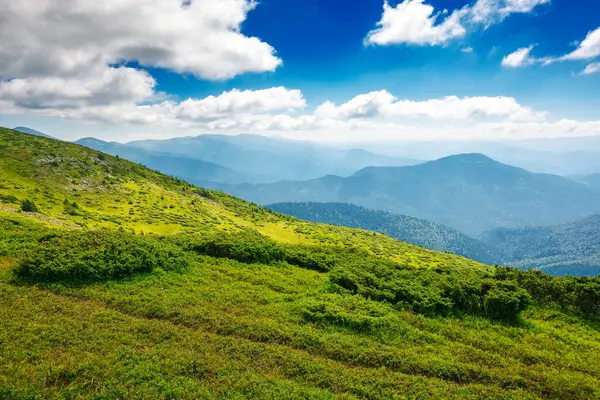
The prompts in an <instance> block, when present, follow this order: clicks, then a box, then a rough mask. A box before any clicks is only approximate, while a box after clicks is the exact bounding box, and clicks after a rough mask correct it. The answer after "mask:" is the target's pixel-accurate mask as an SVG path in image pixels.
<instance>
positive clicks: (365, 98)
mask: <svg viewBox="0 0 600 400" xmlns="http://www.w3.org/2000/svg"><path fill="white" fill-rule="evenodd" d="M315 114H316V115H317V116H321V117H327V118H331V119H340V120H348V119H354V118H374V117H384V118H394V117H409V118H429V119H434V120H463V121H464V120H469V119H473V118H507V119H509V120H514V121H540V120H544V118H545V113H543V112H536V111H534V110H532V109H531V108H529V107H525V106H522V105H521V104H519V103H518V102H517V101H516V100H515V99H514V98H512V97H500V96H499V97H462V98H459V97H457V96H447V97H443V98H439V99H429V100H425V101H412V100H398V99H396V98H395V97H394V96H392V95H391V94H390V93H389V92H387V91H385V90H382V91H379V92H371V93H368V94H363V95H359V96H356V97H355V98H353V99H352V100H350V101H348V102H347V103H344V104H342V105H340V106H336V105H335V104H334V103H332V102H326V103H324V104H323V105H321V106H320V107H318V108H317V110H316V111H315Z"/></svg>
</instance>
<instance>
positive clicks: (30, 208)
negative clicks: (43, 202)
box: [21, 199, 39, 212]
mask: <svg viewBox="0 0 600 400" xmlns="http://www.w3.org/2000/svg"><path fill="white" fill-rule="evenodd" d="M21 210H23V211H25V212H38V211H39V210H38V208H37V206H36V205H35V203H34V202H33V200H30V199H25V200H23V201H22V202H21Z"/></svg>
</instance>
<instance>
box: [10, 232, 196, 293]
mask: <svg viewBox="0 0 600 400" xmlns="http://www.w3.org/2000/svg"><path fill="white" fill-rule="evenodd" d="M187 265H188V258H187V257H186V255H185V254H184V253H183V252H182V251H181V249H180V248H178V247H176V246H173V245H171V244H168V243H164V242H162V241H160V240H157V239H150V238H145V237H141V236H135V235H133V234H131V233H127V232H115V231H108V230H98V231H78V232H68V233H54V234H51V235H48V236H46V237H43V238H41V239H40V240H39V241H38V244H37V246H36V247H35V248H34V249H33V251H32V252H31V254H30V255H29V256H27V257H25V258H24V259H23V261H21V262H20V263H19V264H18V265H17V267H16V274H17V275H18V276H19V277H22V278H29V279H33V280H37V281H56V280H71V279H75V280H103V279H113V278H121V277H124V276H127V275H131V274H134V273H139V272H151V271H152V270H153V269H155V268H162V269H163V270H165V271H168V270H181V269H183V268H186V267H187Z"/></svg>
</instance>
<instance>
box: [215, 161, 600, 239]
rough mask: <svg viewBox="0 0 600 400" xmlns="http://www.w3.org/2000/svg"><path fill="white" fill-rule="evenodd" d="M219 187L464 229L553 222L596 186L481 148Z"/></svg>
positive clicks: (571, 215)
mask: <svg viewBox="0 0 600 400" xmlns="http://www.w3.org/2000/svg"><path fill="white" fill-rule="evenodd" d="M219 188H221V189H223V190H225V191H227V192H228V193H232V194H234V195H236V196H239V197H242V198H244V199H247V200H249V201H253V202H256V203H258V204H272V203H281V202H290V201H292V202H306V201H313V202H343V203H351V204H356V205H360V206H364V207H367V208H372V209H379V210H384V211H389V212H394V213H397V214H403V215H409V216H412V217H417V218H421V219H426V220H429V221H434V222H438V223H441V224H444V225H447V226H449V227H451V228H454V229H457V230H459V231H461V232H464V233H466V234H469V235H476V234H479V233H481V232H483V231H485V230H489V229H493V228H496V227H502V226H503V227H520V226H525V225H548V224H557V223H562V222H566V221H569V220H573V219H576V218H582V217H585V216H588V215H591V214H595V213H598V212H600V193H599V192H598V191H597V190H594V189H592V188H590V187H589V186H587V185H584V184H581V183H578V182H574V181H572V180H569V179H567V178H563V177H559V176H556V175H547V174H534V173H531V172H528V171H526V170H523V169H520V168H515V167H511V166H509V165H505V164H502V163H499V162H496V161H494V160H492V159H491V158H489V157H486V156H484V155H482V154H460V155H455V156H449V157H445V158H442V159H439V160H435V161H429V162H426V163H423V164H419V165H415V166H408V167H368V168H364V169H362V170H360V171H358V172H356V173H355V174H353V175H351V176H349V177H347V178H343V177H339V176H326V177H323V178H320V179H314V180H308V181H296V182H278V183H274V184H263V185H250V184H242V185H220V186H219Z"/></svg>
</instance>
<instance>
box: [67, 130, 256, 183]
mask: <svg viewBox="0 0 600 400" xmlns="http://www.w3.org/2000/svg"><path fill="white" fill-rule="evenodd" d="M75 143H77V144H80V145H83V146H87V147H90V148H92V149H95V150H98V151H102V152H105V153H108V154H112V155H115V156H116V155H118V156H119V157H122V158H124V159H127V160H130V161H135V162H137V163H140V164H143V165H145V166H147V167H149V168H152V169H155V170H157V171H160V172H162V173H164V174H167V175H171V176H175V177H177V178H180V179H184V180H186V181H188V182H191V183H194V184H201V185H203V186H209V187H210V186H211V183H209V182H212V181H219V182H238V183H240V182H245V181H251V180H253V179H254V177H253V176H252V175H251V174H243V173H241V172H238V171H234V170H232V169H230V168H226V167H223V166H221V165H218V164H214V163H210V162H205V161H201V160H197V159H192V158H186V157H182V156H176V155H170V154H166V153H159V152H152V151H148V150H144V149H138V148H135V147H130V146H125V145H123V144H120V143H115V142H104V141H102V140H98V139H95V138H84V139H79V140H78V141H76V142H75Z"/></svg>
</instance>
